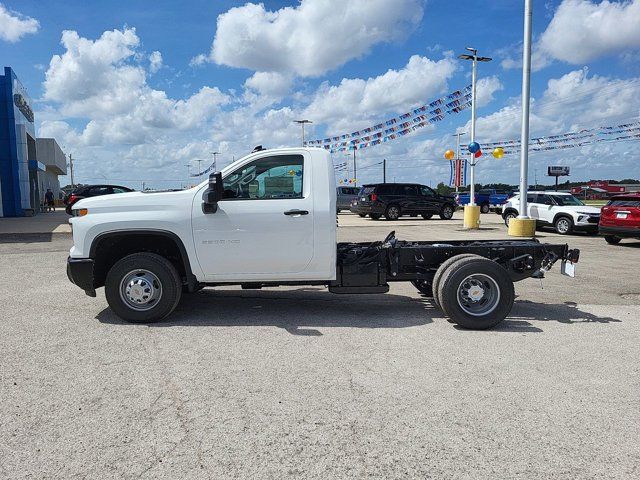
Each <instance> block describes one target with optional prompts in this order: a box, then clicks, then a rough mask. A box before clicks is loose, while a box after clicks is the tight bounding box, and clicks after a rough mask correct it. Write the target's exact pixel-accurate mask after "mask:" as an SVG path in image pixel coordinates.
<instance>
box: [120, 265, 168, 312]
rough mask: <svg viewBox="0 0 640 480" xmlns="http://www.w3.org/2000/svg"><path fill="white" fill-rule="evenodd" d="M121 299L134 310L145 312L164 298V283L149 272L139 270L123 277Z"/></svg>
mask: <svg viewBox="0 0 640 480" xmlns="http://www.w3.org/2000/svg"><path fill="white" fill-rule="evenodd" d="M120 298H121V299H122V301H123V302H124V303H125V304H126V305H127V307H129V308H131V309H132V310H136V311H139V312H145V311H147V310H151V309H152V308H153V307H155V306H156V305H157V304H158V302H159V301H160V299H161V298H162V283H160V279H159V278H158V277H157V276H156V275H155V274H154V273H153V272H150V271H149V270H145V269H143V268H139V269H136V270H132V271H130V272H129V273H127V274H126V275H125V276H124V277H122V281H121V282H120Z"/></svg>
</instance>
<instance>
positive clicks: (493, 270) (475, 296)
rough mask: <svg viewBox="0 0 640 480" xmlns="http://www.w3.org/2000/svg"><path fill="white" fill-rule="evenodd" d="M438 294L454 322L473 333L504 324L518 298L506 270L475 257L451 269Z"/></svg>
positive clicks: (454, 265) (462, 261)
mask: <svg viewBox="0 0 640 480" xmlns="http://www.w3.org/2000/svg"><path fill="white" fill-rule="evenodd" d="M438 293H439V297H440V305H441V307H442V310H443V311H444V313H445V314H446V315H447V316H448V317H449V318H450V319H451V320H452V322H453V323H457V324H458V325H460V326H461V327H464V328H469V329H473V330H486V329H487V328H491V327H494V326H496V325H497V324H498V323H500V322H501V321H502V320H504V319H505V317H506V316H507V315H508V314H509V312H510V311H511V308H512V307H513V301H514V298H515V294H514V290H513V282H512V281H511V278H509V274H508V273H507V271H506V270H505V269H504V268H503V267H502V266H500V265H499V264H497V263H496V262H494V261H492V260H488V259H486V258H472V257H470V258H465V259H462V260H460V261H458V262H456V263H455V264H453V265H451V267H449V268H448V269H447V271H446V272H445V273H444V275H443V277H442V279H441V280H440V285H439V292H438Z"/></svg>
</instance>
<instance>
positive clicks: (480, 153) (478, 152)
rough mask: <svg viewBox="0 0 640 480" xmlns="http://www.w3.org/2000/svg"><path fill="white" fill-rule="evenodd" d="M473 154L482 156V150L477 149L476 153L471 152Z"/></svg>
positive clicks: (476, 156)
mask: <svg viewBox="0 0 640 480" xmlns="http://www.w3.org/2000/svg"><path fill="white" fill-rule="evenodd" d="M473 156H474V157H475V158H478V157H481V156H482V150H478V151H477V152H476V153H474V154H473Z"/></svg>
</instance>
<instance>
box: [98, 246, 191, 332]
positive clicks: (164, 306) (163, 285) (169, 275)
mask: <svg viewBox="0 0 640 480" xmlns="http://www.w3.org/2000/svg"><path fill="white" fill-rule="evenodd" d="M136 270H144V271H147V272H150V273H151V274H153V275H154V276H155V277H156V280H157V281H158V282H159V285H160V288H159V289H158V288H156V290H159V291H160V294H159V298H158V299H157V301H156V303H155V304H154V305H152V306H151V307H150V308H149V309H148V310H136V309H134V308H133V307H131V306H130V305H129V304H128V303H127V302H126V301H125V300H124V299H123V298H122V297H123V295H124V294H123V295H121V293H120V290H121V284H122V282H123V281H124V280H125V278H126V277H127V276H129V275H130V274H131V273H132V272H134V271H136ZM104 291H105V296H106V298H107V302H108V303H109V307H110V308H111V310H113V313H115V314H116V315H117V316H118V317H120V318H122V319H123V320H126V321H127V322H132V323H152V322H157V321H158V320H161V319H163V318H164V317H166V316H167V315H169V314H170V313H171V312H173V310H174V309H175V308H176V307H177V306H178V302H180V297H181V294H182V281H181V279H180V275H179V274H178V271H177V270H176V267H174V266H173V264H172V263H171V262H170V261H169V260H167V259H166V258H164V257H162V256H160V255H157V254H155V253H146V252H141V253H134V254H131V255H127V256H126V257H124V258H122V259H120V260H118V261H117V262H116V263H115V265H113V267H111V269H110V270H109V273H107V278H106V280H105V285H104Z"/></svg>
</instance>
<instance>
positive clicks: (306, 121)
mask: <svg viewBox="0 0 640 480" xmlns="http://www.w3.org/2000/svg"><path fill="white" fill-rule="evenodd" d="M293 123H297V124H299V125H300V126H301V127H302V146H303V147H304V124H305V123H313V122H312V121H311V120H294V121H293Z"/></svg>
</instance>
